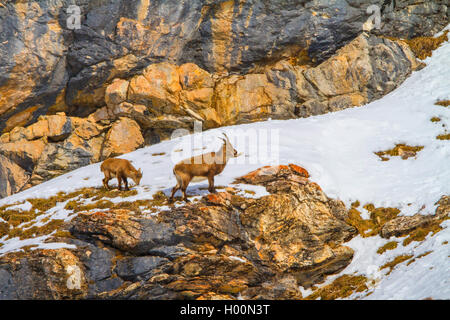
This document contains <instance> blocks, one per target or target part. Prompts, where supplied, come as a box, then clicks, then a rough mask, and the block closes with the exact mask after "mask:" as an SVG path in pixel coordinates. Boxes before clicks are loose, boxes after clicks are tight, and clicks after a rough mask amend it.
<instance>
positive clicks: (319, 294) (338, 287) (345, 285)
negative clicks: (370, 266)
mask: <svg viewBox="0 0 450 320" xmlns="http://www.w3.org/2000/svg"><path fill="white" fill-rule="evenodd" d="M367 280H368V279H367V278H366V277H365V276H351V275H347V274H345V275H343V276H340V277H339V278H336V279H335V280H334V281H333V282H332V283H330V284H329V285H326V286H324V287H322V288H319V289H317V290H316V291H314V292H313V293H312V294H311V295H309V296H308V297H306V300H316V299H318V298H320V299H321V300H336V299H338V298H347V297H349V296H350V295H352V294H353V293H355V292H363V291H365V290H367V289H368V288H367V286H366V283H367Z"/></svg>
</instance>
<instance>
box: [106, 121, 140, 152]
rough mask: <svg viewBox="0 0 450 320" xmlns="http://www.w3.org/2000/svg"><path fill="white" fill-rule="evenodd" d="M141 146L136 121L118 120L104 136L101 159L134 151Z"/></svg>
mask: <svg viewBox="0 0 450 320" xmlns="http://www.w3.org/2000/svg"><path fill="white" fill-rule="evenodd" d="M143 145H144V138H143V136H142V133H141V129H140V127H139V125H138V124H137V123H136V121H134V120H132V119H129V118H120V119H119V120H118V121H116V122H115V123H114V124H113V125H112V127H111V129H109V131H108V133H107V134H106V137H105V142H104V145H103V150H102V159H106V158H111V157H115V156H118V155H121V154H124V153H128V152H131V151H134V150H136V149H137V148H140V147H142V146H143Z"/></svg>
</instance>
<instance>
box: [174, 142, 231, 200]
mask: <svg viewBox="0 0 450 320" xmlns="http://www.w3.org/2000/svg"><path fill="white" fill-rule="evenodd" d="M225 137H226V135H225ZM226 138H227V139H226V140H225V139H222V140H223V141H224V144H223V145H222V147H221V148H220V149H219V150H218V151H217V152H209V153H205V154H202V155H199V156H195V157H191V158H189V159H186V160H183V161H181V162H179V163H178V164H176V165H175V167H174V168H173V173H174V175H175V178H176V179H177V185H176V186H175V187H173V189H172V195H171V196H170V201H171V202H172V201H173V196H174V195H175V193H176V192H177V191H178V190H179V189H181V192H182V193H183V199H184V201H186V202H188V201H189V200H188V199H187V197H186V189H187V187H188V185H189V183H190V182H191V181H192V179H193V178H194V177H206V178H207V179H208V183H209V188H208V190H209V192H215V188H214V176H216V175H218V174H219V173H221V172H222V171H223V169H225V166H226V165H227V162H228V159H230V158H232V157H237V156H238V154H237V151H236V150H235V149H234V148H233V146H232V145H231V143H230V141H229V140H228V137H226Z"/></svg>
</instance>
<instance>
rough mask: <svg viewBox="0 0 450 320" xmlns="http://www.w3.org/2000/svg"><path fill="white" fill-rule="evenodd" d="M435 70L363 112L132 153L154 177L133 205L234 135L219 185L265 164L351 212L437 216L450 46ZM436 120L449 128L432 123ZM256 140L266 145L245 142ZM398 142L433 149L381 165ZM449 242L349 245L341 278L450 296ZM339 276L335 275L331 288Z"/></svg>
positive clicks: (448, 189) (240, 129)
mask: <svg viewBox="0 0 450 320" xmlns="http://www.w3.org/2000/svg"><path fill="white" fill-rule="evenodd" d="M425 63H426V64H427V66H426V67H425V68H424V69H422V70H420V71H417V72H414V73H413V74H412V75H411V76H410V77H409V78H408V79H407V80H406V81H405V82H404V83H403V84H402V85H401V86H400V87H399V88H398V89H396V90H395V91H393V92H391V93H390V94H388V95H387V96H385V97H383V98H382V99H380V100H378V101H375V102H372V103H370V104H368V105H365V106H363V107H360V108H352V109H347V110H344V111H340V112H336V113H329V114H326V115H321V116H315V117H310V118H306V119H295V120H283V121H281V120H280V121H266V122H259V123H252V124H245V125H237V126H231V127H225V128H220V129H214V130H209V131H207V132H204V133H203V135H201V134H195V135H188V136H184V137H181V138H176V139H173V140H171V141H166V142H162V143H160V144H157V145H153V146H150V147H146V148H143V149H140V150H137V151H135V152H132V153H129V154H126V155H124V156H122V158H125V159H130V160H132V162H133V164H134V165H135V166H136V167H139V168H142V170H143V171H144V176H143V179H142V181H141V185H140V186H138V187H137V188H136V189H137V190H138V194H137V195H135V196H133V197H130V198H127V200H128V201H131V200H135V199H146V198H150V197H151V196H152V195H153V194H154V193H155V192H157V191H159V190H163V191H164V192H165V193H166V194H169V193H170V189H171V188H172V187H173V185H175V178H174V177H173V174H172V167H173V165H174V161H178V160H180V159H182V158H184V157H187V156H190V154H187V153H185V152H187V151H190V150H192V149H196V151H195V153H197V154H198V153H201V152H205V151H209V150H214V149H217V148H218V147H219V146H220V145H221V141H220V140H219V139H217V137H220V135H221V132H226V133H227V135H228V136H229V137H230V138H231V140H232V141H234V142H235V143H234V145H235V148H236V149H237V150H238V151H240V152H241V151H242V152H244V155H243V156H241V157H239V158H237V159H233V160H232V161H231V163H230V164H229V165H228V166H227V167H226V169H225V170H224V172H223V173H222V174H221V175H219V176H217V177H216V185H218V186H225V185H228V184H230V183H231V182H232V181H233V180H234V178H236V177H238V176H240V175H243V174H245V173H248V172H249V171H251V170H254V169H256V168H259V167H261V166H264V165H270V164H275V163H280V164H287V163H295V164H297V165H300V166H303V167H304V168H306V169H307V170H308V171H309V172H310V174H311V180H313V181H315V182H317V183H318V184H319V185H320V186H321V187H322V189H323V190H324V191H325V193H326V194H327V195H328V196H330V197H333V198H339V199H341V200H342V201H344V202H345V203H346V204H347V205H350V203H351V202H353V201H355V200H359V201H360V202H361V203H362V204H365V203H372V204H374V205H375V206H376V207H397V208H399V209H400V210H401V215H412V214H415V213H417V212H420V213H422V214H433V213H434V211H435V207H436V206H435V203H436V201H437V200H439V198H440V197H441V196H442V195H449V194H450V141H448V140H438V139H436V136H438V135H440V134H447V133H448V127H449V125H450V110H449V108H446V107H441V106H436V105H434V103H435V102H436V101H437V100H449V99H450V76H449V73H450V43H449V42H446V43H445V44H443V45H442V46H441V47H440V48H439V49H437V50H436V51H434V52H433V56H432V57H431V58H428V59H426V60H425ZM432 117H439V118H440V119H441V120H440V121H439V122H431V121H430V119H431V118H432ZM252 135H254V136H256V137H257V140H252V139H247V138H245V136H252ZM266 135H267V136H268V137H272V138H271V139H269V140H270V141H269V142H270V143H269V146H268V147H267V143H265V142H264V137H265V136H266ZM201 140H203V144H201V142H202V141H201ZM194 141H196V142H195V143H194ZM398 143H405V144H408V145H411V146H424V149H423V150H422V151H420V152H418V154H417V156H416V157H412V158H408V159H406V160H402V159H401V158H400V157H393V158H391V159H390V160H389V161H381V160H380V158H379V157H378V156H376V155H375V154H374V152H377V151H380V150H386V149H391V148H392V147H394V146H395V145H396V144H398ZM203 147H206V148H205V149H203ZM264 147H266V148H268V152H267V154H266V157H264V156H263V155H264V154H265V149H264ZM180 149H182V150H183V151H181V152H180V151H179V150H180ZM160 153H164V154H162V155H157V154H160ZM99 166H100V164H94V165H90V166H87V167H84V168H80V169H78V170H75V171H73V172H70V173H68V174H65V175H63V176H60V177H58V178H56V179H53V180H51V181H48V182H46V183H43V184H41V185H38V186H36V187H33V188H31V189H28V190H26V191H24V192H21V193H18V194H15V195H13V196H10V197H8V198H5V199H2V200H0V206H3V205H5V204H13V203H14V204H15V203H21V202H23V201H24V200H25V199H28V198H33V197H39V198H41V197H48V196H51V195H55V194H56V193H58V192H60V191H65V192H69V191H74V190H76V189H79V188H82V187H89V186H96V187H99V186H101V184H102V182H101V180H102V178H103V176H102V174H101V172H100V169H99ZM114 181H115V180H114ZM206 185H207V183H206V182H199V183H192V184H191V185H190V188H189V189H188V194H191V195H196V196H199V195H203V194H205V193H206V192H207V191H205V190H202V189H200V188H203V187H205V186H206ZM255 190H256V191H258V192H257V194H256V196H260V195H262V194H264V192H265V191H264V190H262V188H255ZM22 206H27V203H26V202H25V204H23V205H22ZM63 207H64V205H61V206H58V208H59V209H54V210H52V212H51V213H49V215H56V214H57V215H59V219H61V218H62V219H70V218H69V217H68V214H69V213H70V212H67V210H64V209H62V208H63ZM444 225H445V224H444ZM446 226H448V221H447V223H446ZM449 238H450V229H449V228H447V229H444V230H443V231H441V232H440V233H438V234H437V235H436V236H434V237H430V238H428V239H427V240H426V241H424V242H422V243H420V244H417V243H415V242H413V243H411V244H410V245H408V246H406V247H403V246H399V247H398V248H397V249H395V250H391V251H389V253H386V254H384V255H379V254H377V253H376V250H377V248H379V247H380V246H381V245H383V244H384V243H386V242H387V240H384V239H381V238H379V237H371V238H365V239H362V238H360V237H357V238H354V239H353V240H351V241H350V242H349V246H351V247H353V248H354V249H355V250H356V254H355V258H354V260H353V262H352V263H351V265H350V266H348V267H347V268H346V269H345V270H344V271H343V272H342V273H341V274H343V273H345V274H350V273H353V272H356V273H358V274H365V275H367V276H369V277H374V278H376V279H378V280H377V284H376V286H375V287H374V288H373V289H371V291H372V290H373V293H372V294H371V295H369V296H367V298H370V299H379V298H386V299H391V298H392V299H397V298H404V299H409V298H425V297H428V296H431V297H434V298H450V283H449V278H450V277H449V275H450V272H449V271H450V260H449V254H450V245H443V244H442V243H443V242H444V241H449V240H450V239H449ZM391 241H392V239H391ZM0 243H3V247H0V254H2V253H5V252H8V251H11V250H16V249H18V248H20V247H21V246H23V245H28V244H30V243H33V240H27V243H26V244H24V243H20V241H18V239H10V240H4V239H3V240H2V239H0ZM34 243H40V245H41V246H42V245H43V244H42V239H35V241H34ZM45 245H46V246H48V244H45ZM430 250H431V251H432V253H430V254H429V255H427V256H425V257H423V258H421V259H420V260H418V261H417V262H414V263H412V264H410V265H409V266H405V265H401V266H399V267H398V268H396V269H395V270H394V271H393V272H392V273H391V274H390V275H389V276H386V275H385V272H384V271H383V272H381V271H377V272H375V273H376V274H375V275H373V274H371V272H372V271H373V270H378V269H379V266H381V265H382V264H384V263H385V262H387V261H389V260H392V258H393V257H394V256H396V255H399V254H405V253H408V252H409V253H413V254H414V255H415V256H417V255H418V254H420V253H423V252H426V251H430ZM371 270H372V271H371ZM335 277H337V276H334V277H330V278H329V279H328V281H327V283H328V282H329V281H331V280H332V279H334V278H335ZM365 294H367V292H366V293H365ZM365 294H360V296H361V297H362V296H365Z"/></svg>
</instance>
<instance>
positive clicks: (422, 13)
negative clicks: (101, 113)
mask: <svg viewBox="0 0 450 320" xmlns="http://www.w3.org/2000/svg"><path fill="white" fill-rule="evenodd" d="M75 3H76V4H77V5H79V7H80V9H81V14H82V16H81V28H80V29H75V30H70V29H69V28H68V25H67V19H68V17H69V16H70V14H69V13H67V9H68V8H69V6H70V5H72V4H75ZM377 3H378V5H380V7H382V4H383V3H387V1H381V0H380V1H375V2H373V1H346V0H338V1H332V2H329V1H317V0H315V1H287V2H286V1H262V2H261V1H234V0H229V1H219V2H217V1H209V0H195V1H189V2H180V1H146V0H141V1H122V0H117V1H116V0H114V1H85V0H82V1H76V2H74V1H69V0H57V1H54V0H52V1H39V2H35V1H8V2H7V3H6V4H4V5H2V6H0V30H1V32H0V53H1V54H0V59H1V60H0V92H1V98H0V120H1V121H0V122H1V127H0V130H1V131H4V132H5V131H10V130H11V129H12V128H14V127H15V126H17V125H25V124H30V123H32V122H34V121H35V120H36V119H37V118H38V116H39V115H43V114H47V113H49V112H50V113H52V112H56V111H65V110H66V111H67V110H70V113H71V115H77V116H80V115H86V114H88V113H90V112H92V110H93V109H94V108H96V107H101V106H103V105H105V101H104V92H105V88H106V86H107V84H108V83H111V81H112V80H113V79H114V78H118V77H119V78H129V77H131V76H132V75H133V74H134V73H135V72H136V71H137V70H142V69H143V68H144V67H146V66H148V65H149V64H151V63H156V62H163V61H167V62H170V63H172V64H175V65H181V64H183V63H188V62H189V63H194V64H196V65H197V66H199V67H200V68H202V69H204V70H206V71H208V72H209V73H214V74H217V75H219V76H222V75H228V74H241V75H242V74H246V73H249V72H250V71H251V70H255V69H258V67H260V66H264V65H267V64H269V63H273V62H276V61H279V60H281V59H283V58H286V57H289V58H296V57H300V58H302V59H306V60H308V61H311V62H312V63H313V64H317V63H320V62H322V61H325V60H326V59H327V58H329V57H330V56H331V55H332V54H334V53H335V52H336V50H337V49H338V48H340V47H342V46H343V45H345V44H346V43H347V42H348V41H350V40H352V39H353V38H355V37H356V36H357V35H358V34H359V33H360V32H361V30H362V25H363V23H364V22H365V21H366V20H367V19H368V15H367V14H366V13H365V11H366V9H367V7H368V6H369V5H371V4H377ZM447 23H448V7H447V5H446V1H444V0H442V1H439V0H434V1H401V2H399V1H397V2H396V7H395V8H392V5H390V6H386V5H385V6H384V7H383V19H382V28H381V31H377V33H381V34H384V35H390V36H396V37H404V38H410V37H413V36H418V35H431V34H433V33H434V32H436V31H438V30H440V29H441V28H442V27H443V26H445V25H446V24H447Z"/></svg>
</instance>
